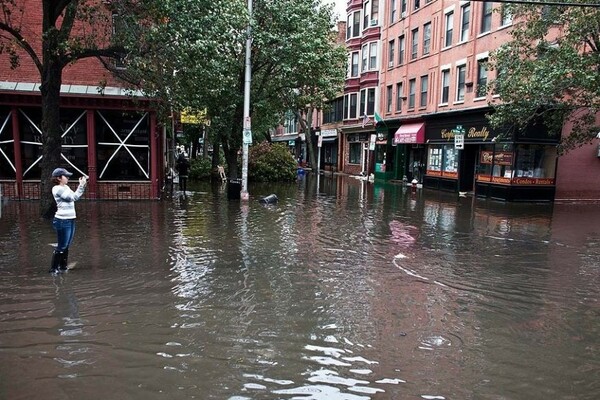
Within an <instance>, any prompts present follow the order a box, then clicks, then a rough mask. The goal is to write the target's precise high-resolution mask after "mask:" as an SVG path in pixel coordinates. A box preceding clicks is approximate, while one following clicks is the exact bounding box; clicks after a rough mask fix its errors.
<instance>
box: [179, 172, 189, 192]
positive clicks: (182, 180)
mask: <svg viewBox="0 0 600 400" xmlns="http://www.w3.org/2000/svg"><path fill="white" fill-rule="evenodd" d="M187 180H188V177H187V175H179V189H180V190H183V191H184V192H185V191H186V190H187Z"/></svg>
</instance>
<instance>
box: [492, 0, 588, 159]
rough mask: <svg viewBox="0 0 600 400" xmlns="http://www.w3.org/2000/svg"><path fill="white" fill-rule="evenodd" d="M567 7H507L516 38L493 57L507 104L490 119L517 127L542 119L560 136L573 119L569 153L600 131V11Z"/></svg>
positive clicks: (496, 85) (566, 143)
mask: <svg viewBox="0 0 600 400" xmlns="http://www.w3.org/2000/svg"><path fill="white" fill-rule="evenodd" d="M562 3H572V5H556V6H554V5H553V6H548V5H545V6H542V5H539V6H537V5H532V4H531V3H529V4H512V5H508V4H505V5H504V6H505V9H504V10H503V12H507V13H510V14H511V15H512V16H513V21H514V22H513V24H514V25H513V29H512V31H511V35H512V40H511V41H510V42H508V43H506V44H505V45H503V46H501V47H500V48H498V49H497V50H496V51H494V52H493V54H492V57H491V63H490V65H491V67H492V68H494V69H496V70H497V71H498V73H497V79H496V80H495V81H494V82H493V83H492V85H491V86H492V90H493V92H494V93H495V94H498V95H499V96H500V100H501V104H492V106H493V108H494V113H493V114H492V115H491V116H490V119H491V123H492V125H493V126H496V127H500V126H502V127H514V128H519V127H525V126H527V125H528V124H530V123H533V122H535V121H540V120H541V121H543V122H544V123H545V125H546V127H547V128H548V130H549V132H550V133H551V134H554V135H561V131H562V129H563V125H564V123H565V122H566V121H571V122H572V123H573V129H572V132H571V133H570V135H565V137H563V138H562V141H561V151H568V150H569V149H572V148H574V147H577V146H580V145H582V144H585V143H588V142H590V141H591V140H592V139H593V138H594V137H596V135H597V134H598V131H600V128H599V126H598V112H599V111H600V8H598V7H582V6H579V5H581V3H582V1H581V0H566V1H563V2H562Z"/></svg>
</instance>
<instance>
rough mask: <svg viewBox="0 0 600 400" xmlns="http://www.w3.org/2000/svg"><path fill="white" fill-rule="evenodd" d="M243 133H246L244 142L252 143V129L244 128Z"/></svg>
mask: <svg viewBox="0 0 600 400" xmlns="http://www.w3.org/2000/svg"><path fill="white" fill-rule="evenodd" d="M243 135H244V137H243V139H244V141H243V143H244V144H252V131H251V130H250V129H244V132H243Z"/></svg>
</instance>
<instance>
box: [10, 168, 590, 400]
mask: <svg viewBox="0 0 600 400" xmlns="http://www.w3.org/2000/svg"><path fill="white" fill-rule="evenodd" d="M248 190H249V192H250V201H249V202H247V203H240V202H239V201H231V200H228V199H227V191H226V188H225V187H224V186H220V185H219V186H211V185H210V184H208V183H206V184H205V183H193V182H190V183H189V184H188V193H187V196H185V197H184V196H181V194H180V193H175V195H174V197H173V198H172V199H166V200H164V201H161V202H150V201H119V202H117V201H95V202H92V201H85V200H82V201H80V202H78V203H77V215H78V220H77V233H76V235H75V240H74V243H73V245H72V248H71V255H70V261H72V262H77V264H76V266H75V267H74V269H73V270H71V271H69V272H67V273H65V274H61V275H59V276H51V275H50V274H48V273H47V270H48V267H49V263H50V257H51V253H52V247H51V246H50V244H51V243H52V242H54V241H55V234H54V231H53V230H52V227H51V224H50V222H48V221H42V220H40V219H39V218H38V203H37V202H35V201H31V202H16V201H9V202H6V201H4V202H3V203H2V207H1V209H0V212H1V214H0V399H11V400H14V399H45V400H50V399H90V400H92V399H106V398H114V399H193V398H196V399H236V400H240V399H317V400H324V399H328V400H329V399H334V400H338V399H430V400H432V399H461V400H464V399H494V400H496V399H511V400H521V399H522V400H531V399H577V400H584V399H590V400H591V399H596V398H597V397H598V393H600V367H599V359H600V358H599V352H600V349H599V347H598V345H599V342H598V337H600V318H599V317H600V315H599V314H600V269H599V268H600V224H599V223H600V208H599V207H598V205H597V204H590V205H585V204H554V205H553V204H546V203H543V204H514V203H503V202H497V201H492V200H481V199H477V198H472V197H466V198H459V197H458V196H457V195H456V194H451V193H443V192H436V191H428V190H417V191H416V192H412V191H411V189H410V188H405V187H401V186H400V185H385V186H384V185H374V184H372V183H365V182H363V181H359V180H357V179H353V178H351V177H338V176H322V177H320V179H319V182H316V177H315V176H314V175H309V176H307V177H306V178H305V179H302V180H300V181H298V182H295V183H290V184H278V185H274V184H270V185H258V184H254V185H253V184H250V185H249V188H248ZM272 193H274V194H276V195H277V196H278V198H279V202H278V203H276V204H270V205H263V204H260V203H259V201H258V200H259V199H260V198H261V197H263V196H267V195H269V194H272Z"/></svg>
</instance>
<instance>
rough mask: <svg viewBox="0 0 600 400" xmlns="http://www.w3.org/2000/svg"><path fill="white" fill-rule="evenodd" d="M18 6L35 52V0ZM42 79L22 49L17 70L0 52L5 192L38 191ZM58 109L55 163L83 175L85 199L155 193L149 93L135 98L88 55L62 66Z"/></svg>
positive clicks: (0, 175)
mask: <svg viewBox="0 0 600 400" xmlns="http://www.w3.org/2000/svg"><path fill="white" fill-rule="evenodd" d="M24 4H25V6H26V10H25V13H24V16H25V18H26V20H25V21H24V23H25V24H26V26H27V29H24V30H23V35H24V36H25V39H26V40H27V41H29V43H31V44H32V46H33V47H34V48H35V49H36V50H37V51H38V54H39V50H40V48H41V41H40V40H39V37H40V36H39V34H40V33H41V32H42V28H41V26H42V14H41V13H42V11H41V9H40V8H39V7H38V5H37V4H36V3H34V2H25V3H24ZM107 12H109V11H108V9H107ZM40 84H41V82H40V74H39V72H38V69H37V68H36V66H35V64H34V63H33V61H32V60H31V58H30V57H29V56H28V55H27V54H26V53H25V52H21V53H20V65H19V66H18V68H16V69H11V67H10V59H9V55H8V54H7V53H3V54H0V185H1V189H2V196H4V197H8V198H13V199H37V198H39V197H40V180H41V179H43V177H42V176H41V169H40V166H39V165H40V160H41V157H42V151H41V149H42V144H41V135H42V132H41V115H42V109H41V95H40V90H39V87H40ZM60 107H61V111H60V120H61V127H62V129H63V133H62V154H61V158H62V160H61V161H62V163H61V165H60V166H62V167H65V168H67V169H69V170H71V171H73V172H74V173H75V174H76V175H83V174H85V175H88V176H89V183H88V189H87V190H86V194H85V196H86V198H89V199H156V198H159V196H160V189H161V184H160V182H162V179H163V176H164V167H165V162H166V157H165V156H164V149H165V147H166V141H165V133H164V131H163V129H162V128H161V127H160V126H159V124H158V122H157V118H156V113H155V112H154V111H153V108H152V103H151V101H150V100H149V99H145V98H143V97H137V99H135V100H133V99H132V97H131V95H130V94H129V93H128V92H127V91H126V90H125V89H124V85H122V84H121V83H120V82H119V81H118V80H116V79H115V78H114V77H113V76H112V75H111V74H110V73H109V72H108V71H107V70H106V69H105V68H104V67H103V66H102V64H101V63H100V62H99V61H98V60H96V59H92V58H90V59H84V60H81V61H78V62H76V63H75V64H72V65H69V66H67V67H66V68H65V70H64V73H63V82H62V86H61V99H60Z"/></svg>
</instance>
